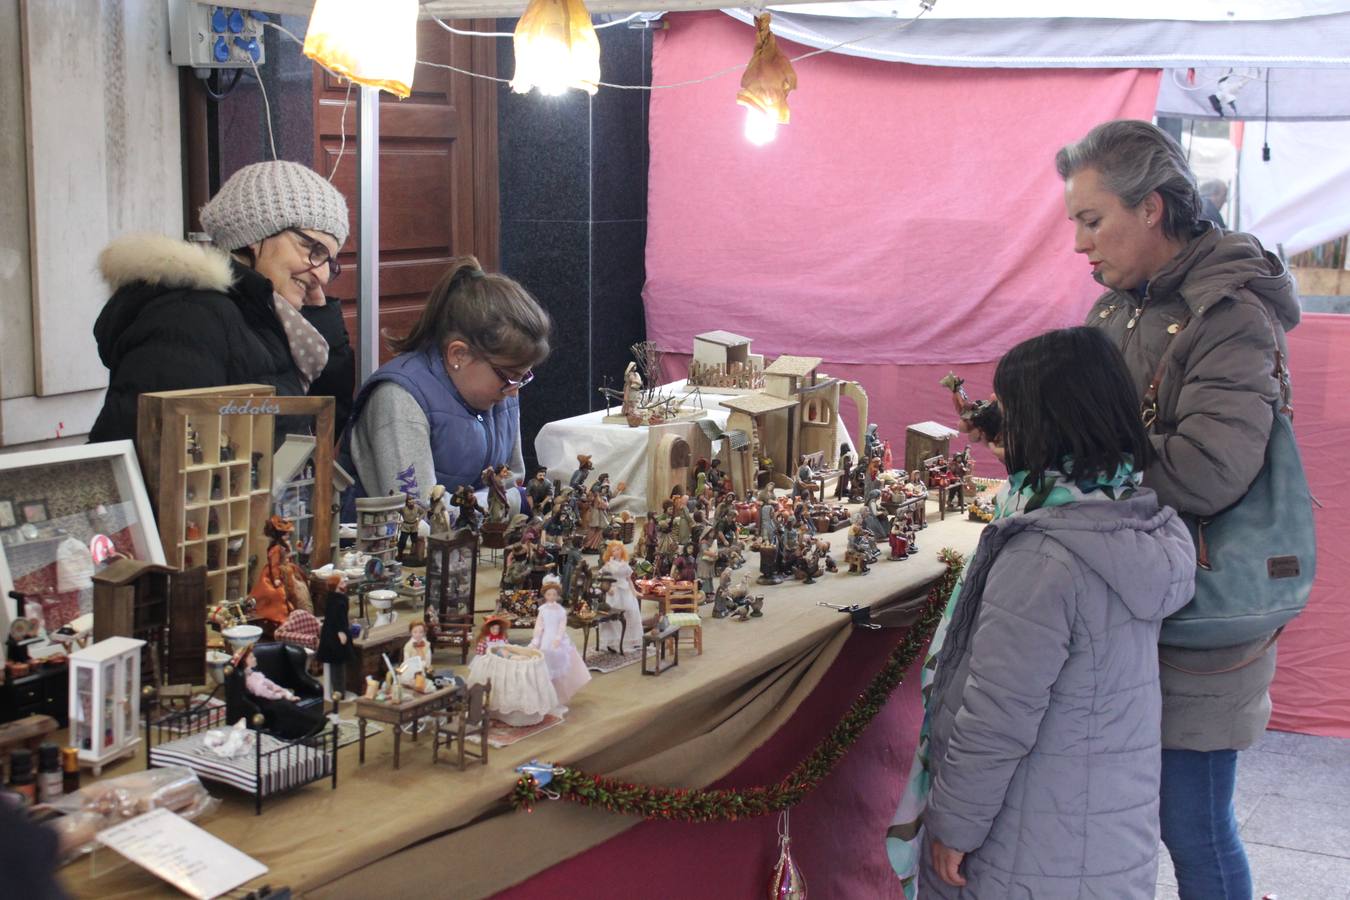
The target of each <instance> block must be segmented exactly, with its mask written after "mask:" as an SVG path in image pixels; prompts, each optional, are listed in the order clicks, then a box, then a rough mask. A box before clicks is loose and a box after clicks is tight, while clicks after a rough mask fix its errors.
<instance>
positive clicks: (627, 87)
mask: <svg viewBox="0 0 1350 900" xmlns="http://www.w3.org/2000/svg"><path fill="white" fill-rule="evenodd" d="M933 6H934V4H933V2H931V0H920V2H919V11H918V13H916V14H915V15H914V16H913V17H912V18H909V19H905V20H904V21H902V22H896V23H894V24H892V25H887V26H886V27H885V28H882V29H879V30H877V31H873V32H869V33H867V34H863V35H859V36H858V37H855V38H850V39H849V40H847V41H840V42H839V43H837V44H831V45H829V46H828V47H821V48H819V49H817V50H811V51H808V52H806V53H803V54H801V55H800V56H794V57H792V59H791V62H794V63H795V62H801V61H802V60H804V59H810V58H811V57H813V56H820V55H821V54H822V53H832V52H834V51H835V50H838V49H840V48H842V47H848V46H851V45H853V44H857V43H860V42H862V41H868V40H871V39H872V38H876V37H881V36H882V35H886V34H891V33H892V32H897V31H904V30H905V29H906V28H909V27H910V26H911V25H913V24H914V23H915V22H917V21H919V19H921V18H923V15H924V13H926V12H928V11H929V10H931V9H932V8H933ZM640 15H641V13H632V14H630V15H628V16H626V17H624V18H622V19H615V20H614V21H612V22H602V23H601V24H599V25H596V26H595V27H596V28H608V27H610V26H612V25H621V24H623V23H624V22H628V21H631V20H633V19H635V18H637V17H638V16H640ZM433 19H434V21H435V22H436V24H437V25H439V26H441V27H442V28H444V29H445V30H446V31H449V32H450V33H452V34H461V35H468V36H470V37H514V35H513V34H512V33H510V32H506V31H465V30H463V29H459V28H455V27H453V26H451V25H450V24H448V23H446V22H444V21H442V20H441V19H440V18H436V17H433ZM263 24H264V25H267V26H270V27H272V28H275V29H276V30H277V31H280V32H282V33H283V34H285V35H287V36H288V37H290V39H291V40H293V41H295V42H296V43H297V44H302V45H303V44H304V41H302V40H301V39H300V38H298V37H296V36H295V35H294V34H291V32H289V31H287V30H286V29H285V28H283V27H282V26H280V25H278V24H276V23H275V22H264V23H263ZM417 64H418V65H419V66H430V67H431V68H433V69H448V70H449V71H451V72H458V73H459V74H461V75H468V76H469V77H470V78H481V79H483V80H484V81H495V82H497V83H499V84H510V83H511V79H509V78H499V77H497V76H496V75H484V74H482V73H481V72H473V71H470V70H469V69H461V68H459V67H458V66H451V65H447V64H446V63H435V62H431V61H430V60H425V59H419V60H417ZM749 64H750V63H749V62H748V61H747V62H744V63H740V64H738V65H734V66H727V67H726V68H725V69H720V70H718V71H716V72H713V73H712V74H711V75H704V76H703V77H702V78H690V79H688V80H686V81H673V82H671V83H669V84H614V83H612V82H608V81H601V82H597V83H598V84H599V85H600V86H601V87H607V88H614V89H616V90H621V91H659V90H664V89H667V88H680V87H690V86H692V85H695V84H703V83H705V82H708V81H715V80H716V79H718V78H722V77H724V76H727V75H730V74H731V73H732V72H739V71H741V70H742V69H744V68H745V67H746V66H748V65H749ZM255 68H256V67H255Z"/></svg>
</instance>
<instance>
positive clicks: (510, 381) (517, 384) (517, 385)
mask: <svg viewBox="0 0 1350 900" xmlns="http://www.w3.org/2000/svg"><path fill="white" fill-rule="evenodd" d="M483 362H487V360H486V359H484V360H483ZM488 368H490V369H492V374H494V375H496V376H497V377H498V378H500V379H501V380H502V393H503V394H505V393H506V392H507V391H518V390H520V389H521V388H523V387H524V386H525V385H527V384H529V383H530V382H531V381H534V369H526V370H525V374H524V375H521V376H520V377H519V378H512V377H511V376H510V375H508V374H506V373H505V372H503V371H502V370H501V369H499V368H497V367H496V366H494V365H493V364H492V363H490V362H488Z"/></svg>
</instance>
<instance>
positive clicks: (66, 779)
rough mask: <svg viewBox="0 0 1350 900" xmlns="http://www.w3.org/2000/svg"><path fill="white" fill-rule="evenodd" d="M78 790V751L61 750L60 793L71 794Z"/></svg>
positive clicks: (70, 749) (71, 749)
mask: <svg viewBox="0 0 1350 900" xmlns="http://www.w3.org/2000/svg"><path fill="white" fill-rule="evenodd" d="M79 789H80V751H79V750H76V749H75V748H74V747H62V748H61V793H63V794H73V793H75V792H76V791H78V790H79Z"/></svg>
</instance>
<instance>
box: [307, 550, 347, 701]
mask: <svg viewBox="0 0 1350 900" xmlns="http://www.w3.org/2000/svg"><path fill="white" fill-rule="evenodd" d="M346 588H347V578H346V576H344V575H343V574H342V573H341V572H338V573H336V574H333V575H330V576H328V578H326V579H324V581H323V582H322V583H321V584H320V585H319V591H320V592H321V594H322V596H321V597H316V598H315V599H316V600H320V599H321V600H322V601H323V625H322V626H320V628H319V646H318V651H317V653H316V654H315V655H316V656H317V657H318V659H319V662H320V663H322V664H323V699H324V700H325V701H328V700H332V701H334V705H333V711H334V712H336V711H337V701H338V700H341V699H343V695H344V691H343V685H345V684H346V681H347V679H346V671H347V662H348V660H349V659H350V658H351V635H350V631H351V622H350V620H349V619H348V609H349V606H350V602H349V600H348V598H347V594H346V593H345V591H346Z"/></svg>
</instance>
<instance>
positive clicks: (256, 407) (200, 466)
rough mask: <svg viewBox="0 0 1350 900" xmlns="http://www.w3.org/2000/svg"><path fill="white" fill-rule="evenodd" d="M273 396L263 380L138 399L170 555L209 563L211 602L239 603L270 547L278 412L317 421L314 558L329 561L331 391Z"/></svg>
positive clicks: (142, 447) (142, 442) (144, 463)
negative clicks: (267, 531) (317, 394)
mask: <svg viewBox="0 0 1350 900" xmlns="http://www.w3.org/2000/svg"><path fill="white" fill-rule="evenodd" d="M273 394H274V390H273V389H272V388H271V387H268V386H266V385H234V386H230V387H221V388H209V389H205V390H189V391H165V392H160V393H151V394H142V395H141V398H140V407H139V411H138V421H137V436H136V445H137V453H138V455H139V456H140V460H141V468H142V470H143V471H144V473H145V480H146V484H147V486H148V487H149V490H150V496H151V498H152V501H153V503H154V505H155V514H156V519H157V521H158V523H159V534H160V539H161V540H162V541H163V543H164V555H165V556H166V557H167V559H168V562H169V565H170V566H173V567H176V568H181V569H190V568H193V567H195V566H203V565H204V566H205V567H206V595H207V596H206V603H207V605H217V604H220V603H225V602H228V601H233V600H239V599H241V598H243V597H244V596H246V595H247V594H248V591H249V590H250V588H251V587H252V586H253V584H254V582H255V581H256V580H257V574H258V568H259V566H260V565H261V562H262V558H263V555H264V553H265V552H266V546H267V539H266V538H265V537H264V536H263V533H262V529H263V524H264V523H265V522H266V521H267V518H268V516H270V515H271V514H272V466H273V458H272V457H273V453H274V451H275V450H276V447H277V445H278V444H279V443H280V441H278V440H277V432H276V423H277V421H278V417H286V418H290V417H297V418H298V417H308V418H312V419H313V420H314V422H315V427H314V432H315V434H314V440H315V451H314V457H313V462H314V469H315V472H316V477H315V483H314V485H313V508H312V514H313V522H312V528H313V531H312V534H313V539H314V552H313V554H312V555H311V557H310V560H309V563H310V565H311V566H314V567H319V566H322V565H324V564H325V563H327V562H328V560H329V556H330V552H331V549H330V548H331V543H330V537H331V534H332V518H333V517H332V499H333V498H332V493H333V482H332V468H333V398H331V397H276V396H273ZM284 420H285V419H283V421H284ZM202 612H203V616H205V609H203V611H202Z"/></svg>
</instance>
